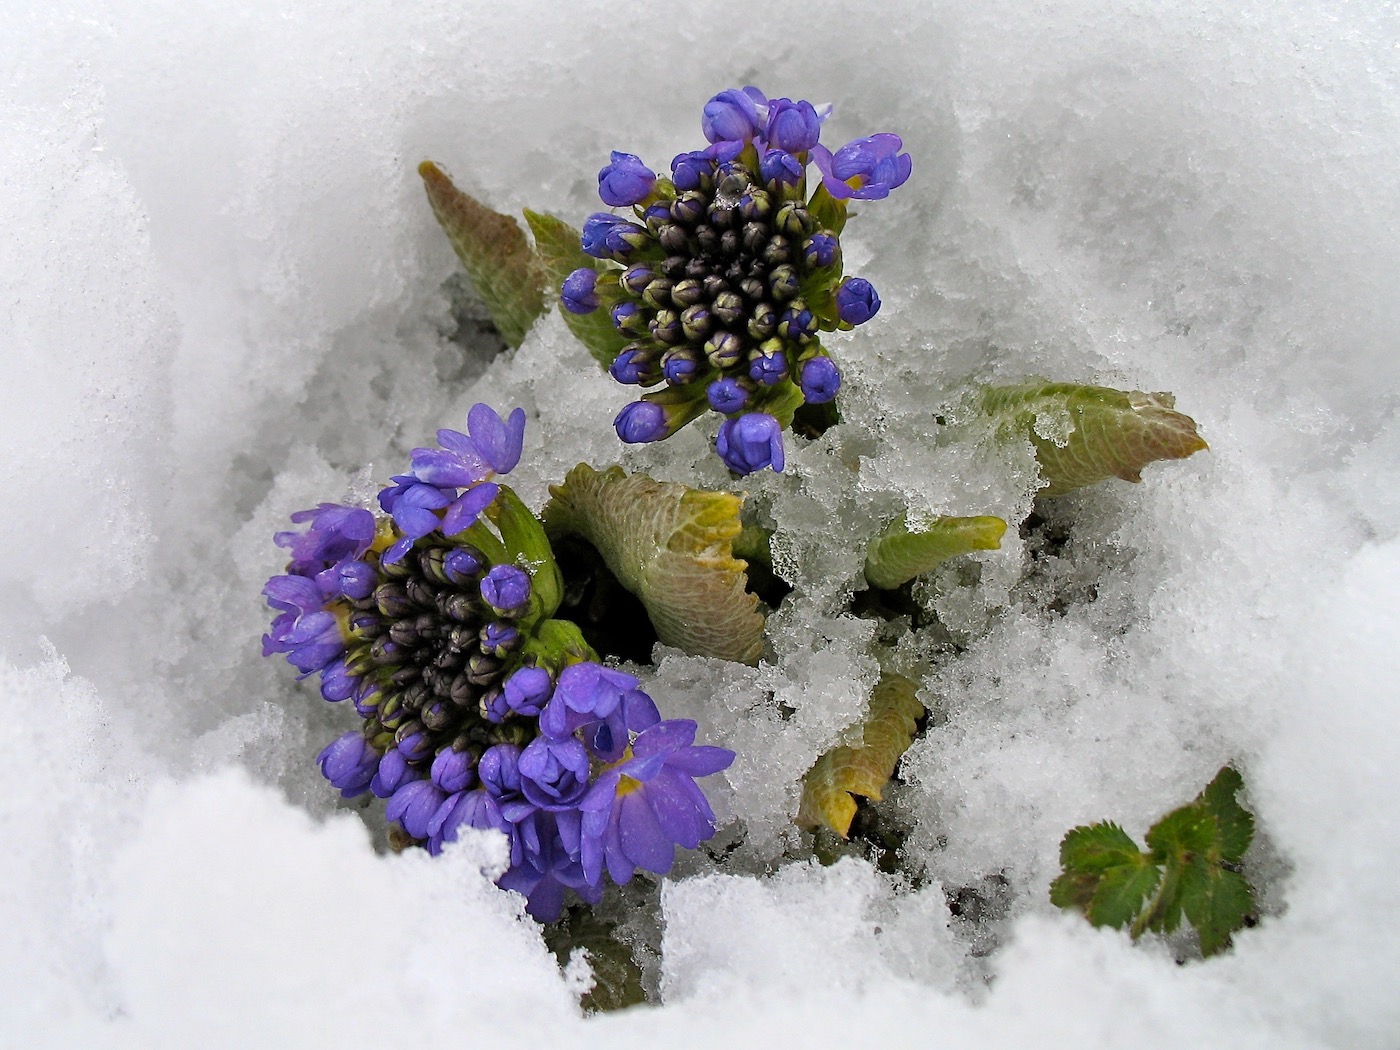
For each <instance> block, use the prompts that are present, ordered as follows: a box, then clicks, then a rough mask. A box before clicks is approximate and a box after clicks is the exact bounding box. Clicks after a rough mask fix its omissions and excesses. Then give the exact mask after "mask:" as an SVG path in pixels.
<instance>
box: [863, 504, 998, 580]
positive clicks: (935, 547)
mask: <svg viewBox="0 0 1400 1050" xmlns="http://www.w3.org/2000/svg"><path fill="white" fill-rule="evenodd" d="M1005 532H1006V522H1004V521H1002V520H1001V519H1000V518H993V517H985V516H984V517H974V518H952V517H939V518H935V519H933V521H931V522H930V523H929V524H927V525H923V526H920V527H918V528H916V529H913V530H911V529H910V528H909V523H908V519H907V517H900V518H899V519H898V520H896V521H895V522H893V523H892V524H890V525H889V526H888V527H887V528H886V529H885V531H884V532H882V533H880V535H879V536H876V537H875V539H873V540H871V541H870V548H869V551H868V553H867V554H866V556H865V578H866V579H867V580H868V581H869V582H870V585H871V586H872V587H880V588H884V589H889V588H892V587H898V586H899V585H900V584H901V583H904V582H905V581H907V580H912V579H913V578H914V577H915V576H918V575H919V574H920V573H925V572H928V571H929V570H931V569H933V568H936V567H937V566H939V565H941V564H942V563H943V562H945V561H947V560H948V559H949V558H951V557H954V556H955V555H958V554H968V553H970V552H972V551H994V550H997V549H999V548H1000V547H1001V537H1002V536H1003V535H1004V534H1005Z"/></svg>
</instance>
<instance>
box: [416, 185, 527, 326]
mask: <svg viewBox="0 0 1400 1050" xmlns="http://www.w3.org/2000/svg"><path fill="white" fill-rule="evenodd" d="M418 174H419V175H420V176H422V178H423V186H424V188H425V189H426V190H427V192H428V203H429V204H430V205H431V206H432V209H433V214H434V215H435V216H436V217H437V221H438V223H439V224H441V226H442V228H443V230H444V231H445V232H446V233H447V239H448V240H449V241H450V242H451V244H452V248H453V250H454V251H455V252H456V253H457V258H458V259H460V260H461V261H462V266H463V267H465V268H466V271H467V276H468V277H470V278H471V282H472V286H473V287H474V288H475V289H476V293H477V294H478V295H479V296H481V300H482V302H483V303H485V304H486V308H487V310H489V311H490V312H491V319H492V321H494V322H495V324H496V328H497V330H498V331H499V332H500V333H501V338H502V339H504V340H505V341H506V344H507V345H509V346H512V347H515V346H519V345H520V344H521V342H523V341H524V339H525V333H526V332H528V331H529V330H530V326H531V325H532V324H534V323H535V318H537V317H539V315H540V314H541V313H543V312H544V294H543V278H542V276H541V274H540V271H539V268H538V267H537V266H536V265H535V264H534V253H533V252H532V251H531V250H530V245H529V242H528V241H527V240H526V239H525V231H524V230H522V229H521V228H520V224H519V223H518V222H516V221H515V220H514V219H512V218H511V217H510V216H509V215H502V214H501V213H500V212H497V211H492V210H491V209H490V208H488V207H486V205H484V204H482V203H481V202H480V201H477V200H475V199H474V198H472V197H470V196H468V195H467V194H465V193H463V192H462V191H461V190H459V189H458V188H457V187H456V186H454V185H453V184H452V180H451V179H450V178H448V176H447V174H446V173H445V172H444V171H443V170H442V169H441V168H439V167H438V166H437V165H436V164H434V163H433V162H432V161H430V160H425V161H424V162H423V163H422V164H420V165H419V166H418Z"/></svg>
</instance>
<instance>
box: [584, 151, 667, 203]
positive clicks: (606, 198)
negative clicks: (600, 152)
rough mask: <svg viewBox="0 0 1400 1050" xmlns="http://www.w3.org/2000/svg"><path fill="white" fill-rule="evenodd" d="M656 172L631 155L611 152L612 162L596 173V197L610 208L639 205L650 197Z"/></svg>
mask: <svg viewBox="0 0 1400 1050" xmlns="http://www.w3.org/2000/svg"><path fill="white" fill-rule="evenodd" d="M655 183H656V172H654V171H652V170H651V169H650V168H648V167H647V166H646V165H645V164H643V163H642V161H641V158H640V157H636V156H634V155H632V154H631V153H619V152H618V151H617V150H613V151H612V160H611V161H610V162H609V163H608V165H607V167H605V168H603V170H602V171H600V172H598V196H599V197H601V198H602V200H603V203H604V204H607V205H609V206H611V207H614V208H617V207H626V206H628V205H631V204H640V203H641V202H642V201H644V200H646V198H647V197H649V196H650V195H651V190H652V187H653V186H654V185H655Z"/></svg>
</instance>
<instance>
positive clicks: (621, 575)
mask: <svg viewBox="0 0 1400 1050" xmlns="http://www.w3.org/2000/svg"><path fill="white" fill-rule="evenodd" d="M550 496H551V499H550V501H549V503H548V505H547V506H546V507H545V509H544V514H543V515H542V517H543V519H544V522H545V526H546V528H547V529H548V530H549V532H550V533H551V534H552V535H559V534H565V535H567V534H575V535H578V536H582V537H583V538H584V539H585V540H587V541H588V542H589V543H591V544H592V545H593V546H594V547H595V548H596V549H597V551H598V553H599V554H600V555H601V556H602V558H603V561H604V562H605V563H606V564H607V566H608V568H609V569H610V570H612V573H613V575H614V576H616V577H617V579H618V582H619V583H621V584H622V586H624V587H626V588H627V589H628V590H629V591H631V592H632V593H633V594H635V595H636V596H637V598H638V599H640V601H641V603H642V605H643V606H645V607H646V610H647V615H648V616H649V617H650V619H651V623H652V626H653V627H655V628H656V636H657V638H659V639H660V640H661V641H662V642H663V643H665V644H666V645H671V646H675V647H676V648H678V649H681V650H683V651H685V652H687V653H690V654H691V655H693V656H710V657H717V658H719V659H723V660H735V661H737V662H739V663H747V664H753V663H757V662H758V658H759V655H760V654H761V653H762V651H763V617H762V615H760V614H759V612H758V609H757V606H758V598H757V597H756V596H755V595H752V594H749V593H748V592H747V591H746V590H745V583H746V580H747V577H746V575H745V570H746V569H747V568H748V566H747V565H746V564H745V563H744V562H743V561H740V560H739V559H737V558H735V557H734V555H733V549H732V543H733V541H734V539H735V538H736V537H737V536H738V535H739V533H740V532H741V531H742V525H741V524H740V522H739V506H740V503H741V502H742V500H741V498H740V497H739V496H736V495H734V494H733V493H729V492H705V491H702V490H699V489H692V488H687V487H686V486H684V485H678V484H674V483H671V482H661V481H656V480H654V479H652V478H649V477H647V476H646V475H645V474H627V473H626V472H625V471H623V469H622V468H621V467H609V468H608V469H607V470H606V471H604V472H602V473H599V472H598V471H596V470H594V469H593V468H592V467H590V466H588V464H586V463H580V464H579V465H578V466H577V467H575V468H574V469H573V470H571V471H569V475H568V477H567V478H565V479H564V483H563V484H562V485H554V486H551V487H550Z"/></svg>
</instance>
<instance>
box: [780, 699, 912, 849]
mask: <svg viewBox="0 0 1400 1050" xmlns="http://www.w3.org/2000/svg"><path fill="white" fill-rule="evenodd" d="M917 691H918V686H917V685H916V684H915V683H914V682H912V681H910V680H909V679H908V678H905V677H904V676H903V675H897V674H883V675H881V676H880V680H879V681H878V682H877V683H875V688H874V689H873V690H871V693H870V713H869V715H868V716H867V717H866V719H865V723H864V724H863V725H862V726H861V738H860V743H858V744H851V745H843V746H841V747H835V748H832V749H831V750H830V751H828V752H827V753H826V754H824V755H822V757H821V758H819V759H817V762H816V764H815V765H814V766H812V768H811V769H809V770H808V771H807V775H806V776H805V777H804V778H803V780H802V803H801V805H800V806H799V808H798V810H797V823H798V824H800V825H802V826H803V827H809V828H815V827H827V828H830V829H831V830H832V831H834V832H836V834H838V835H840V836H841V837H842V838H845V837H846V835H847V834H848V833H849V832H850V830H851V819H852V818H853V817H854V816H855V815H856V800H855V799H854V798H853V797H852V796H854V795H862V796H864V797H865V798H868V799H871V800H873V801H875V802H878V801H880V799H881V797H883V793H884V790H885V785H886V784H887V783H888V782H889V779H890V777H891V776H893V775H894V770H895V766H897V765H898V764H899V759H900V756H902V755H903V754H904V752H905V751H907V750H908V749H909V745H910V744H912V743H913V742H914V733H915V730H916V727H917V724H918V720H919V719H920V718H921V717H923V713H924V705H923V704H922V703H920V702H919V699H918V697H917V696H916V695H915V694H916V693H917Z"/></svg>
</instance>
